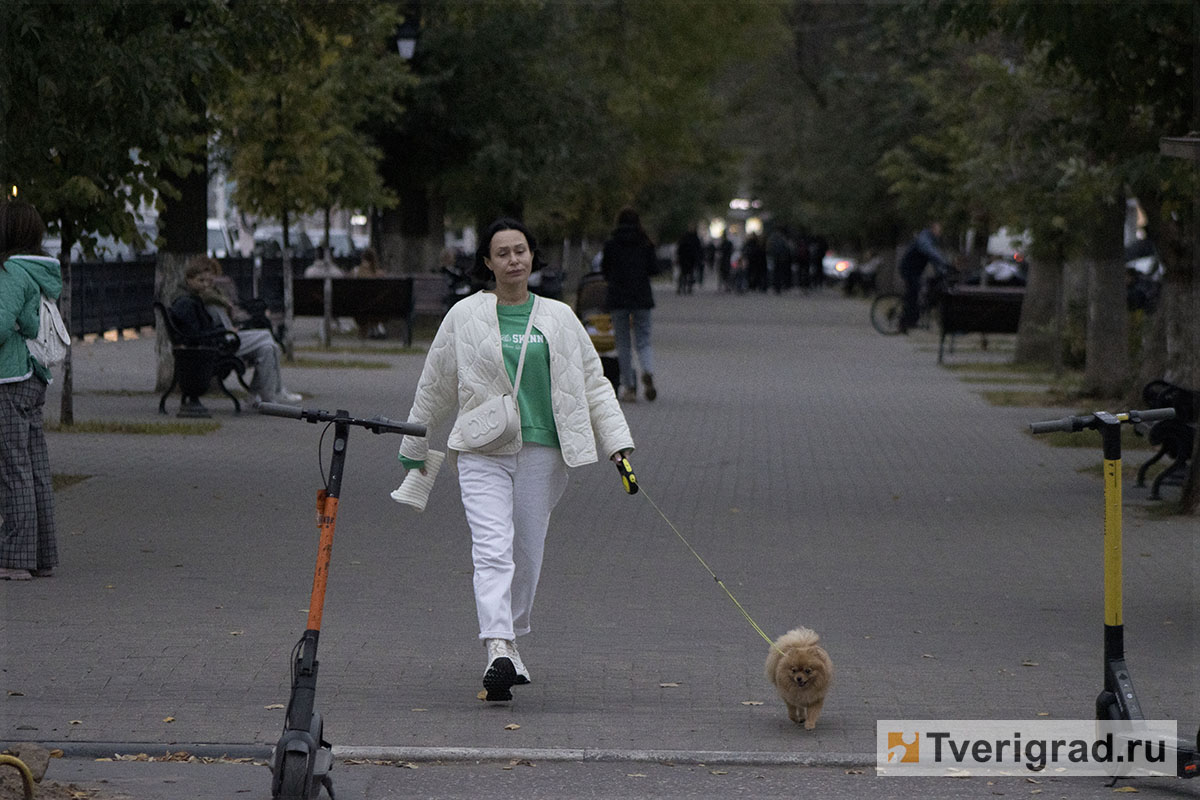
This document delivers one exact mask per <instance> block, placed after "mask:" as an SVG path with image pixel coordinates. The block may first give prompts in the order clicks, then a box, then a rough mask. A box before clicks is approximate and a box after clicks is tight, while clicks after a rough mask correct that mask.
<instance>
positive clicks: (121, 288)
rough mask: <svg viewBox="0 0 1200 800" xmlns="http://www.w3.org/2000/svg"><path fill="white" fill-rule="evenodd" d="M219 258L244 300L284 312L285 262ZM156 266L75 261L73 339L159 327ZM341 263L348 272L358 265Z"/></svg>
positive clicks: (299, 263) (302, 262) (297, 263)
mask: <svg viewBox="0 0 1200 800" xmlns="http://www.w3.org/2000/svg"><path fill="white" fill-rule="evenodd" d="M219 260H220V262H221V268H222V270H223V271H224V272H225V274H226V275H228V276H229V277H230V278H232V279H233V282H234V285H235V286H236V287H237V292H238V297H240V298H242V299H250V298H253V297H259V298H261V299H262V300H263V301H264V302H265V303H266V304H267V308H268V309H270V310H271V311H275V312H282V311H283V259H282V258H274V259H271V258H260V259H255V258H223V259H219ZM256 261H257V262H258V267H257V275H256V268H255V262H256ZM155 264H156V262H155V261H154V260H153V259H146V260H138V261H79V262H73V263H72V264H71V319H70V321H69V323H68V325H69V327H70V330H71V335H72V336H84V335H86V334H104V333H106V332H108V331H113V330H124V329H126V328H141V327H145V326H151V325H154V324H155V321H154V271H155ZM311 264H312V259H311V258H309V259H300V258H293V259H292V275H293V276H294V277H297V278H299V277H301V276H303V274H304V270H305V269H307V268H308V267H309V266H310V265H311ZM338 264H339V266H341V267H343V268H344V269H349V268H350V267H352V266H353V264H342V263H340V262H338ZM256 279H257V280H256ZM256 284H257V286H256Z"/></svg>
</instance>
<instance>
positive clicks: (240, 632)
mask: <svg viewBox="0 0 1200 800" xmlns="http://www.w3.org/2000/svg"><path fill="white" fill-rule="evenodd" d="M243 633H245V631H230V632H229V635H230V636H241V635H242V634H243Z"/></svg>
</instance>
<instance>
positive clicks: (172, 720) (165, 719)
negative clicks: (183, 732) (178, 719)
mask: <svg viewBox="0 0 1200 800" xmlns="http://www.w3.org/2000/svg"><path fill="white" fill-rule="evenodd" d="M174 721H175V718H174V717H163V722H174Z"/></svg>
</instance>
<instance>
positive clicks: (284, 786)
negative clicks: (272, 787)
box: [279, 752, 312, 800]
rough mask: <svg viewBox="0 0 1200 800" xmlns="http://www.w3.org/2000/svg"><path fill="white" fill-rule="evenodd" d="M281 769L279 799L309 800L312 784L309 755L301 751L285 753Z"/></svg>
mask: <svg viewBox="0 0 1200 800" xmlns="http://www.w3.org/2000/svg"><path fill="white" fill-rule="evenodd" d="M279 769H280V776H279V800H309V798H310V797H311V792H312V786H311V778H310V777H309V774H308V757H307V756H306V755H305V754H304V753H299V752H289V753H285V754H284V756H283V763H282V764H281V765H280V768H279Z"/></svg>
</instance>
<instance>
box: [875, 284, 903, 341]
mask: <svg viewBox="0 0 1200 800" xmlns="http://www.w3.org/2000/svg"><path fill="white" fill-rule="evenodd" d="M903 313H904V298H903V297H901V296H900V295H898V294H881V295H879V297H876V298H875V301H874V302H873V303H871V324H872V325H874V326H875V330H877V331H879V332H880V333H882V334H883V335H884V336H894V335H896V334H898V333H900V317H901V315H903Z"/></svg>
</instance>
